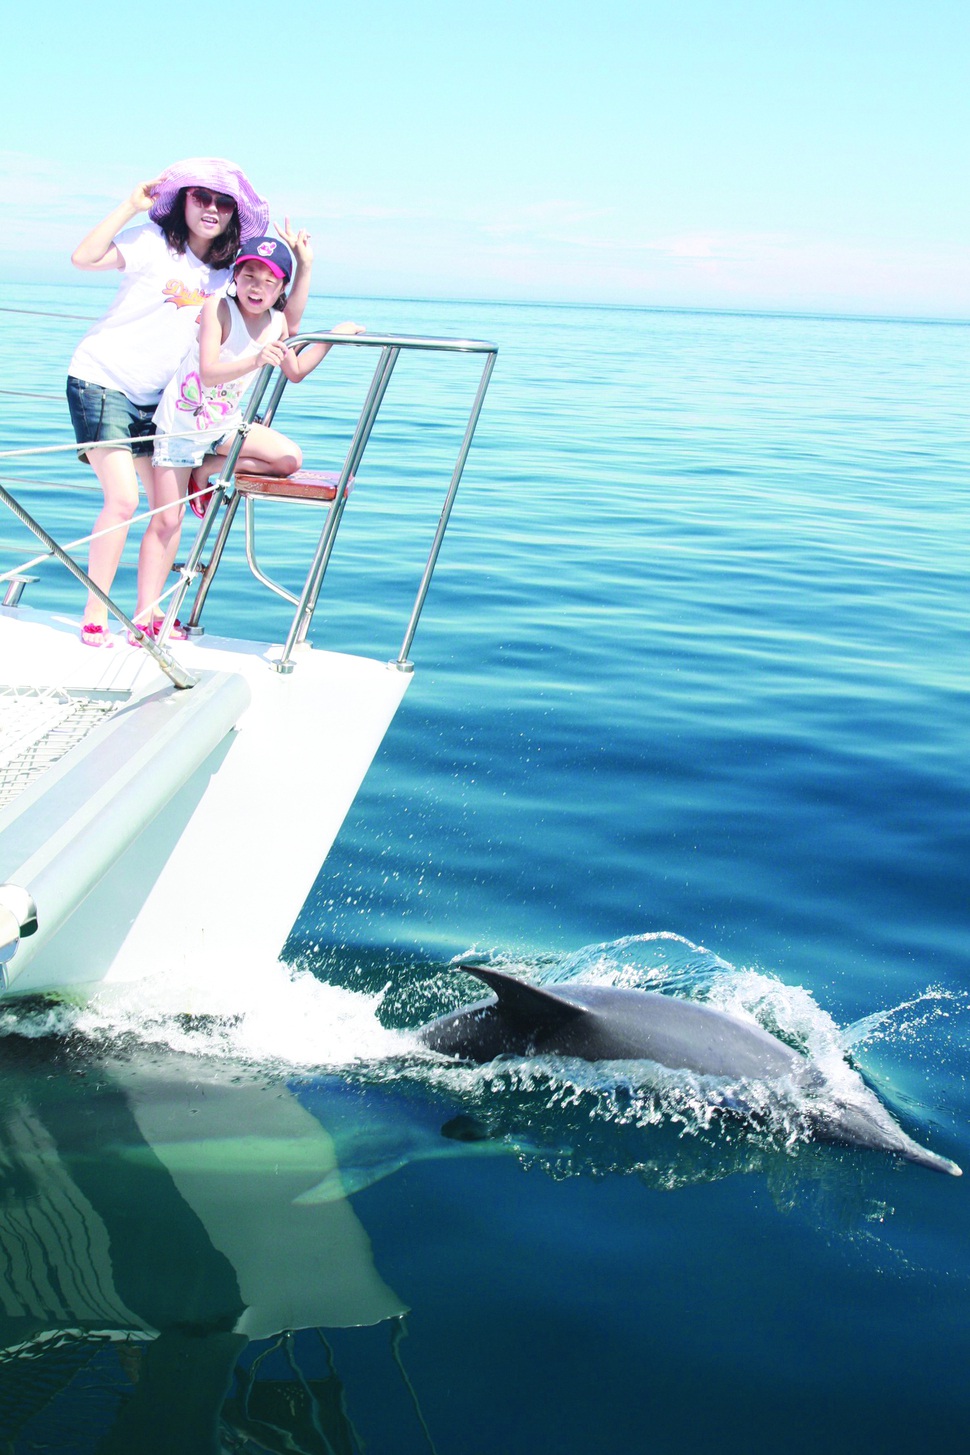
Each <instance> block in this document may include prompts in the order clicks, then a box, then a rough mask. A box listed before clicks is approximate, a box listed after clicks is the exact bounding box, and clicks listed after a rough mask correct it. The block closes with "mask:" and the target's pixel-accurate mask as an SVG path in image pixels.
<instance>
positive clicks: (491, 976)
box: [455, 964, 589, 1030]
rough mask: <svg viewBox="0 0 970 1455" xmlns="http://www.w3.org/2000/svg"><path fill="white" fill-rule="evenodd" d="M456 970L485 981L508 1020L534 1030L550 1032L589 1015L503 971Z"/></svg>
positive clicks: (480, 967)
mask: <svg viewBox="0 0 970 1455" xmlns="http://www.w3.org/2000/svg"><path fill="white" fill-rule="evenodd" d="M455 969H456V970H463V971H464V972H465V974H466V975H474V976H475V977H476V979H478V980H482V981H484V982H485V984H486V985H487V986H488V987H489V989H490V990H494V991H495V994H496V995H497V996H498V1003H499V1009H500V1010H501V1011H502V1013H503V1014H504V1015H506V1016H507V1017H508V1018H509V1020H511V1021H518V1022H521V1023H523V1024H526V1025H528V1026H529V1027H531V1028H533V1029H536V1030H538V1029H551V1028H552V1027H553V1026H561V1025H563V1024H564V1023H565V1022H566V1021H571V1020H576V1019H577V1018H578V1017H581V1016H584V1015H588V1014H589V1011H588V1010H587V1009H586V1007H585V1006H584V1005H576V1004H575V1002H573V1001H571V1000H564V999H563V997H562V996H561V995H557V994H556V993H555V991H552V990H540V989H539V987H538V986H536V985H527V984H526V982H525V981H524V980H516V978H515V976H514V975H506V974H505V972H504V970H492V969H490V968H489V967H488V966H487V965H472V964H461V965H456V966H455Z"/></svg>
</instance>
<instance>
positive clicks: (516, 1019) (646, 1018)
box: [421, 965, 808, 1081]
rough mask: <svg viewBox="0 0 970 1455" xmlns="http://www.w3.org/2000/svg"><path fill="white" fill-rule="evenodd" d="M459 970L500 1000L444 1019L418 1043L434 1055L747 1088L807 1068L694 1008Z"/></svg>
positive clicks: (633, 993)
mask: <svg viewBox="0 0 970 1455" xmlns="http://www.w3.org/2000/svg"><path fill="white" fill-rule="evenodd" d="M460 968H461V969H462V970H465V971H467V973H468V974H470V975H475V976H476V977H477V978H478V979H479V980H483V981H484V982H485V984H486V985H488V986H490V987H491V989H493V990H494V991H495V995H496V999H495V1000H494V1001H482V1002H479V1003H478V1004H476V1005H472V1006H468V1007H467V1008H466V1009H464V1010H460V1011H455V1012H454V1013H453V1014H451V1015H447V1016H442V1017H441V1018H440V1020H436V1021H433V1022H432V1023H431V1025H429V1026H426V1027H425V1028H424V1030H423V1031H422V1032H421V1035H422V1039H423V1040H424V1042H425V1044H426V1045H428V1046H430V1047H431V1049H432V1050H435V1051H440V1052H442V1053H443V1054H445V1055H449V1056H458V1057H460V1058H461V1059H463V1060H470V1061H491V1060H493V1059H494V1058H495V1057H496V1056H502V1055H506V1056H530V1055H536V1054H539V1053H542V1052H546V1053H550V1054H553V1055H562V1056H577V1057H580V1058H581V1059H582V1060H585V1061H625V1060H637V1061H641V1060H646V1061H654V1062H657V1063H658V1064H659V1065H661V1066H665V1067H667V1068H668V1069H669V1070H672V1071H695V1072H697V1073H698V1074H699V1075H702V1076H731V1077H743V1078H744V1079H746V1080H752V1081H754V1080H760V1079H762V1078H770V1079H772V1080H780V1079H783V1078H785V1077H790V1076H797V1075H798V1074H799V1073H801V1072H803V1071H804V1070H805V1068H806V1067H807V1064H808V1063H807V1061H806V1059H805V1057H804V1056H801V1055H800V1054H799V1053H798V1052H797V1051H793V1050H792V1049H791V1048H790V1047H788V1046H786V1045H784V1044H783V1042H781V1041H779V1040H778V1039H777V1038H776V1037H775V1036H772V1035H769V1033H768V1032H767V1031H764V1030H762V1029H761V1027H760V1026H757V1025H754V1024H752V1023H750V1022H748V1021H744V1020H741V1019H740V1018H739V1017H738V1016H734V1015H730V1014H728V1012H726V1011H721V1010H715V1009H714V1008H713V1007H712V1006H707V1005H700V1004H698V1003H697V1002H696V1001H689V1000H676V999H674V998H672V997H671V996H668V995H658V994H656V993H655V992H650V991H642V990H619V989H615V988H613V987H610V986H605V985H577V986H570V987H569V988H568V989H566V988H562V987H558V986H557V987H556V989H555V990H550V989H546V988H544V989H540V988H538V987H537V986H534V985H527V984H526V983H524V982H523V981H521V980H516V979H515V978H514V977H513V976H511V975H506V974H504V973H503V972H502V971H500V970H493V969H491V968H489V967H486V966H478V965H462V966H461V967H460Z"/></svg>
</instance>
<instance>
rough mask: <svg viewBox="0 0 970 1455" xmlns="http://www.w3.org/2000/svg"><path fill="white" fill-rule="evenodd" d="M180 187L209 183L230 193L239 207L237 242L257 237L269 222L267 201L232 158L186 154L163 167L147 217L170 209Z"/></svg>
mask: <svg viewBox="0 0 970 1455" xmlns="http://www.w3.org/2000/svg"><path fill="white" fill-rule="evenodd" d="M183 187H209V188H211V190H212V191H213V192H225V194H226V195H227V196H228V197H234V198H235V201H236V207H237V209H238V211H239V234H240V238H239V240H240V242H246V241H247V240H248V239H249V238H251V237H259V236H260V235H261V234H262V233H265V231H266V229H267V227H268V226H269V203H268V202H267V201H266V199H265V197H260V195H259V193H258V192H257V191H256V190H255V189H254V187H253V184H252V183H251V182H250V180H249V178H248V177H247V176H246V174H245V172H244V171H243V170H242V169H241V168H240V167H237V166H236V164H235V162H227V161H226V160H225V159H224V158H223V157H188V158H187V159H186V160H185V161H184V162H176V163H175V164H174V165H173V166H171V167H166V168H165V171H164V172H163V173H162V180H161V181H160V182H158V183H157V184H156V186H155V190H154V192H153V193H152V198H153V201H152V206H151V211H150V212H149V214H148V215H149V217H150V218H151V220H152V222H158V221H159V220H160V219H161V218H163V217H164V216H165V215H166V213H168V212H171V210H172V204H173V202H174V201H175V198H176V196H177V195H178V193H179V191H180V190H181V188H183Z"/></svg>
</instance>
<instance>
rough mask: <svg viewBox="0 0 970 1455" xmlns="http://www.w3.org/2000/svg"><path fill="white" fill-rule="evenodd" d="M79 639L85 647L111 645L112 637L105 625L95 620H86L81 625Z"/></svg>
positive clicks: (112, 642) (112, 643) (112, 644)
mask: <svg viewBox="0 0 970 1455" xmlns="http://www.w3.org/2000/svg"><path fill="white" fill-rule="evenodd" d="M81 641H82V642H83V643H84V645H85V646H86V647H113V646H114V639H113V637H112V636H111V633H110V632H109V631H108V628H107V627H106V626H102V625H101V623H100V622H97V621H86V622H85V623H84V625H83V626H82V627H81Z"/></svg>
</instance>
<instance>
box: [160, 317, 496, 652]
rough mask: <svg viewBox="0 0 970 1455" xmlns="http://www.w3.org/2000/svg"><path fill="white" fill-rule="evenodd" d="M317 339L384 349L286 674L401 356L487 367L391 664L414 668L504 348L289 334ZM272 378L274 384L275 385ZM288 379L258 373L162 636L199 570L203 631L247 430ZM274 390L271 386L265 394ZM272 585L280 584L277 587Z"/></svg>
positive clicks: (197, 624) (198, 611)
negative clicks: (465, 358) (458, 359)
mask: <svg viewBox="0 0 970 1455" xmlns="http://www.w3.org/2000/svg"><path fill="white" fill-rule="evenodd" d="M314 343H329V344H332V345H339V346H341V347H344V348H371V349H377V350H379V353H378V358H377V363H376V365H375V368H374V373H373V376H372V378H371V382H370V387H369V388H368V391H367V394H366V396H365V399H364V402H363V405H362V406H361V411H360V415H359V417H358V420H357V424H356V427H355V429H354V432H353V436H352V438H351V442H350V446H349V448H348V450H347V455H346V457H345V459H344V463H343V467H342V469H341V471H340V474H339V477H338V479H337V482H336V495H335V498H334V501H333V504H332V506H331V508H330V510H329V511H328V512H327V516H326V520H325V521H324V524H323V528H322V529H321V532H320V537H319V540H318V541H317V545H316V548H315V550H314V553H313V557H312V560H311V563H310V567H309V570H308V571H307V575H306V579H305V581H304V584H303V589H302V591H301V593H300V595H299V597H298V598H297V600H296V610H295V612H294V615H293V620H292V622H291V624H290V628H289V631H288V633H287V638H286V642H285V644H284V647H283V652H282V655H281V657H280V660H279V661H278V662H277V664H276V668H277V671H280V672H292V670H293V665H294V663H293V654H294V651H295V649H296V647H297V646H298V645H299V644H300V643H301V642H303V641H304V640H305V639H306V635H307V632H308V630H309V627H310V623H311V621H312V620H313V615H314V612H315V611H316V607H317V602H318V600H319V596H320V591H321V588H322V586H323V581H324V577H325V575H326V572H327V567H328V565H329V563H330V557H331V555H332V552H333V547H334V543H335V541H336V537H337V531H338V530H339V528H340V522H341V520H342V518H343V513H344V510H345V508H346V504H347V495H348V485H349V483H350V481H351V479H352V477H353V476H355V475H356V474H357V473H358V471H359V468H360V463H361V460H362V458H363V455H364V450H365V449H366V447H367V443H368V440H369V439H370V437H371V432H372V430H373V428H374V424H375V421H376V419H377V416H378V413H379V412H380V407H381V404H382V402H383V400H384V396H385V394H386V392H387V386H388V384H389V383H390V379H391V375H392V373H393V371H394V367H395V365H396V363H397V361H398V359H399V357H400V355H401V354H402V352H408V351H415V352H424V353H436V354H457V353H460V354H481V355H483V365H482V373H481V377H480V379H479V382H478V388H477V391H476V394H475V398H474V401H473V403H472V407H471V411H470V414H469V416H468V422H467V424H466V427H465V432H464V435H463V437H462V442H461V446H460V448H459V451H458V457H457V459H456V461H455V466H454V469H453V471H452V474H451V479H450V482H449V485H448V489H447V491H446V493H445V498H444V502H443V504H442V508H441V514H440V516H439V519H438V524H437V528H436V530H435V534H434V539H433V540H432V542H431V548H430V550H429V553H428V557H427V561H426V563H425V567H424V570H423V573H422V576H421V580H420V582H419V584H418V588H417V592H416V595H415V598H414V605H413V607H412V610H411V615H410V618H409V621H408V625H407V629H406V631H405V634H404V639H403V641H402V643H401V649H400V651H399V652H398V655H397V657H396V658H395V659H393V660H392V662H391V663H389V665H390V666H392V667H394V668H396V669H397V670H398V671H401V672H410V671H412V670H413V668H412V664H411V662H410V660H409V658H408V653H409V652H410V650H411V646H412V643H413V641H414V635H415V632H416V631H417V626H418V622H419V620H420V617H421V612H422V609H423V607H424V603H425V599H426V597H427V594H428V588H429V586H430V584H431V578H432V576H433V574H434V569H435V565H436V563H437V560H438V555H439V552H440V550H441V544H442V541H443V540H444V535H445V531H446V530H447V527H448V520H449V518H450V516H451V511H452V507H453V505H454V502H455V496H456V495H457V493H458V486H459V484H460V483H461V477H462V473H463V471H464V468H465V462H466V460H467V458H468V452H469V450H470V448H471V444H472V439H473V437H474V434H475V427H476V425H477V424H478V419H479V416H480V414H481V411H482V405H483V404H484V401H485V394H486V391H487V389H488V384H489V380H490V379H491V376H492V370H493V369H494V367H495V358H496V354H497V352H498V348H497V345H495V344H490V343H484V342H482V341H480V340H478V339H441V338H421V337H411V336H408V335H395V334H335V333H329V332H327V333H306V334H299V335H297V337H295V338H293V339H290V340H288V344H287V346H288V347H289V348H292V349H294V350H295V351H297V352H299V351H301V350H302V349H304V348H306V347H307V346H308V345H309V344H314ZM274 375H275V376H276V378H275V381H274V380H273V376H274ZM271 382H272V388H271V389H270V384H271ZM286 384H287V379H286V375H285V374H284V373H283V371H282V369H278V368H273V367H272V366H270V365H267V366H266V367H265V368H263V369H262V370H260V373H259V375H258V376H257V379H256V382H255V384H254V386H253V389H252V393H251V395H250V398H249V401H248V404H247V407H246V410H245V414H244V424H243V429H242V430H241V431H240V433H239V434H238V435H237V436H236V439H235V440H234V441H233V444H232V447H231V448H230V450H229V453H228V454H227V456H226V460H225V464H224V465H223V468H222V470H221V472H220V474H219V475H218V477H217V478H216V480H215V482H214V484H213V486H212V489H213V494H212V499H211V500H210V502H209V506H208V509H207V511H206V514H205V517H204V519H203V522H202V525H201V527H200V529H199V532H198V534H197V536H196V538H195V541H194V543H193V545H192V549H191V551H190V552H189V556H188V559H187V561H186V563H185V566H184V567H183V571H182V581H181V583H180V585H179V587H178V588H177V589H176V591H175V593H174V594H173V596H172V599H171V601H170V604H169V607H168V614H167V616H166V619H165V624H164V626H163V628H162V632H161V636H162V639H163V640H164V638H165V635H166V632H167V630H168V627H169V625H170V624H171V623H172V622H174V620H175V618H176V616H177V615H178V614H179V610H180V607H181V605H182V602H183V601H184V599H185V596H186V593H187V592H188V590H189V587H190V585H191V583H192V581H193V580H195V578H196V577H199V576H200V577H201V580H200V584H199V586H198V589H197V591H196V594H195V597H194V600H193V605H192V610H191V613H190V615H189V618H188V620H187V623H186V625H187V628H188V630H189V632H190V633H197V632H200V631H201V630H202V627H201V617H202V612H203V609H204V607H205V603H206V598H207V597H208V594H209V590H210V588H211V586H212V582H213V580H214V578H215V575H216V573H217V572H218V569H219V566H220V564H221V561H222V557H223V553H224V551H225V547H226V542H227V540H228V538H229V533H230V530H231V529H232V525H233V521H234V519H235V516H236V512H237V510H238V507H239V501H240V495H239V493H238V492H237V491H236V489H235V486H234V484H233V480H232V475H233V471H234V469H235V465H236V461H237V460H238V458H239V455H240V452H241V451H242V449H243V445H244V441H245V428H246V426H248V425H249V424H251V423H252V422H253V421H255V420H256V419H257V416H259V418H260V421H261V422H262V423H263V424H266V425H269V424H271V423H272V420H273V417H274V415H275V414H276V410H277V407H278V405H279V402H280V400H281V398H282V396H283V391H284V390H285V388H286ZM268 389H269V390H270V392H269V395H268V398H267V390H268ZM264 398H265V399H266V404H265V407H264V408H263V412H262V415H260V413H259V412H260V408H261V406H262V405H263V400H264ZM223 503H225V504H226V514H225V516H224V518H223V520H222V523H221V525H220V527H219V530H218V532H217V535H216V538H215V541H214V544H213V548H212V554H211V557H210V560H209V563H208V565H207V566H206V567H205V568H204V569H203V568H202V566H201V562H202V555H203V552H204V549H205V545H206V542H207V540H208V538H209V535H210V534H211V531H212V529H213V526H214V525H215V521H216V517H217V516H218V514H219V511H220V509H221V507H222V505H223ZM254 575H256V576H257V579H262V580H264V581H265V578H263V577H262V576H261V574H260V573H259V572H256V571H254ZM265 584H267V585H271V583H269V582H265ZM271 589H275V588H272V586H271Z"/></svg>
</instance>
